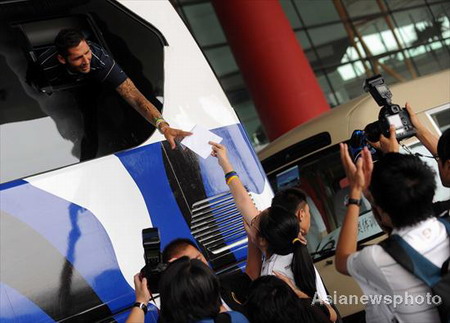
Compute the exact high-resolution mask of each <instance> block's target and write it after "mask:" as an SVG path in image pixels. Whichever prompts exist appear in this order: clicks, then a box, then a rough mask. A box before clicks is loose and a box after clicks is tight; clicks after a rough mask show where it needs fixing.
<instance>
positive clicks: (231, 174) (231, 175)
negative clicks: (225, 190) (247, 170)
mask: <svg viewBox="0 0 450 323" xmlns="http://www.w3.org/2000/svg"><path fill="white" fill-rule="evenodd" d="M238 177H239V176H238V174H237V173H236V172H235V171H234V170H233V171H231V172H228V173H226V174H225V182H226V183H227V185H228V184H230V183H231V181H232V180H234V179H236V178H238Z"/></svg>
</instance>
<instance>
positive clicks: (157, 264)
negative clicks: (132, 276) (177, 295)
mask: <svg viewBox="0 0 450 323" xmlns="http://www.w3.org/2000/svg"><path fill="white" fill-rule="evenodd" d="M142 245H143V247H144V260H145V266H144V267H143V268H142V269H141V277H145V278H147V287H148V289H149V290H150V291H151V292H152V293H158V292H159V281H160V279H161V274H162V273H163V272H164V270H165V269H166V267H167V265H166V264H164V263H162V255H161V249H160V248H161V239H160V235H159V229H158V228H148V229H143V230H142Z"/></svg>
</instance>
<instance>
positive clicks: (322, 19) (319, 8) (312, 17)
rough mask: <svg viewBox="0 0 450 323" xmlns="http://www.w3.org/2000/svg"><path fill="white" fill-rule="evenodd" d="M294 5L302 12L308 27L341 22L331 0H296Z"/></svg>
mask: <svg viewBox="0 0 450 323" xmlns="http://www.w3.org/2000/svg"><path fill="white" fill-rule="evenodd" d="M283 1H284V0H283ZM283 1H282V2H283ZM294 3H295V5H296V6H297V9H298V11H299V12H300V15H301V17H302V19H303V22H304V23H305V25H306V26H311V25H317V24H323V23H327V22H332V21H339V20H340V18H339V15H338V13H337V11H336V8H335V6H334V5H333V2H332V1H331V0H320V1H305V0H294ZM318 13H320V14H318Z"/></svg>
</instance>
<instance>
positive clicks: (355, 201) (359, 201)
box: [345, 198, 361, 206]
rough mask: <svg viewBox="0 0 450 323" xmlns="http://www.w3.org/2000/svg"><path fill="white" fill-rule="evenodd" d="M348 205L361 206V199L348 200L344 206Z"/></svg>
mask: <svg viewBox="0 0 450 323" xmlns="http://www.w3.org/2000/svg"><path fill="white" fill-rule="evenodd" d="M350 204H354V205H357V206H361V199H359V200H357V199H351V198H349V199H348V201H347V203H345V206H349V205H350Z"/></svg>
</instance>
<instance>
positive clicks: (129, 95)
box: [116, 78, 162, 125]
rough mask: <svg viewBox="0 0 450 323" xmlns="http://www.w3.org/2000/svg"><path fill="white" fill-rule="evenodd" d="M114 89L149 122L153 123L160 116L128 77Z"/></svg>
mask: <svg viewBox="0 0 450 323" xmlns="http://www.w3.org/2000/svg"><path fill="white" fill-rule="evenodd" d="M116 91H117V92H118V93H119V94H120V96H121V97H122V98H123V99H124V100H125V101H127V102H128V103H129V104H130V105H131V106H132V107H133V108H135V109H136V110H137V111H138V112H139V113H140V114H141V115H142V116H143V117H144V118H145V119H147V121H148V122H150V123H151V124H153V125H154V124H155V122H156V120H157V119H159V118H162V116H161V113H159V111H158V109H156V108H155V106H154V105H153V104H151V103H150V102H149V101H148V100H147V99H146V98H145V96H144V95H143V94H142V93H141V92H140V91H139V90H138V89H137V88H136V86H135V85H134V83H133V81H131V80H130V78H127V79H126V80H125V81H124V82H123V83H122V84H120V85H119V86H118V87H117V88H116Z"/></svg>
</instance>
